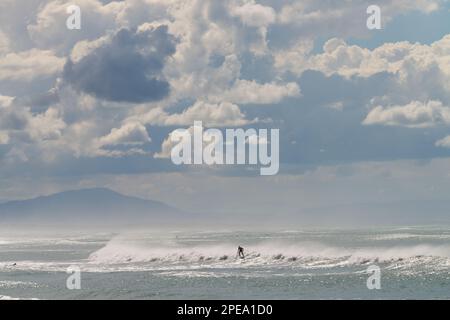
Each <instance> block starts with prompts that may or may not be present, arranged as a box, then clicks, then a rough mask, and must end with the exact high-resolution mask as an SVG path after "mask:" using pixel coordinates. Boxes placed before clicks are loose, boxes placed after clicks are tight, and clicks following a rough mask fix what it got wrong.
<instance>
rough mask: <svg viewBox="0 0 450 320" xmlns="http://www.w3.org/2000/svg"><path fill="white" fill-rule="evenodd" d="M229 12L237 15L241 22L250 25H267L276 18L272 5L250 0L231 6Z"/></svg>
mask: <svg viewBox="0 0 450 320" xmlns="http://www.w3.org/2000/svg"><path fill="white" fill-rule="evenodd" d="M231 14H232V15H235V16H237V17H239V18H240V19H241V21H242V23H244V24H245V25H247V26H250V27H267V26H268V25H270V24H272V23H274V22H275V19H276V13H275V10H274V9H273V8H272V7H268V6H263V5H260V4H256V3H252V2H249V3H246V4H244V5H242V6H238V7H232V8H231Z"/></svg>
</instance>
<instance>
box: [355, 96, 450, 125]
mask: <svg viewBox="0 0 450 320" xmlns="http://www.w3.org/2000/svg"><path fill="white" fill-rule="evenodd" d="M363 124H365V125H374V124H378V125H385V126H402V127H408V128H426V127H433V126H437V125H448V124H450V107H447V106H443V105H442V102H440V101H428V102H427V103H423V102H419V101H412V102H410V103H409V104H407V105H404V106H391V107H388V108H385V107H382V106H377V107H375V108H373V109H372V110H371V111H370V112H369V114H368V115H367V117H366V118H365V119H364V121H363Z"/></svg>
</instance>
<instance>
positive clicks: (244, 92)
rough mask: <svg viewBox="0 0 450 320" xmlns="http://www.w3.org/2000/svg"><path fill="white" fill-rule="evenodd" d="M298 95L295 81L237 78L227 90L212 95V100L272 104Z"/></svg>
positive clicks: (298, 91)
mask: <svg viewBox="0 0 450 320" xmlns="http://www.w3.org/2000/svg"><path fill="white" fill-rule="evenodd" d="M298 96H300V88H299V86H298V85H297V83H295V82H289V83H285V84H284V83H283V84H278V83H274V82H271V83H263V84H261V83H257V82H256V81H249V80H241V79H240V80H237V81H236V82H235V83H234V85H233V86H232V87H231V88H230V89H229V90H227V91H225V92H223V93H221V94H218V95H216V96H212V97H211V99H212V100H226V101H230V102H233V103H239V104H250V103H252V104H273V103H279V102H280V101H282V100H283V99H284V98H288V97H298Z"/></svg>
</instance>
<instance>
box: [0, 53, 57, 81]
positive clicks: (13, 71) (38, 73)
mask: <svg viewBox="0 0 450 320" xmlns="http://www.w3.org/2000/svg"><path fill="white" fill-rule="evenodd" d="M64 62H65V59H64V58H60V57H57V56H55V55H54V53H53V52H52V51H49V50H38V49H31V50H28V51H22V52H18V53H14V52H11V53H8V54H6V55H4V56H3V57H1V58H0V80H3V81H4V80H10V81H32V80H34V79H39V78H43V77H49V76H54V75H57V74H58V73H60V72H61V71H62V69H63V66H64Z"/></svg>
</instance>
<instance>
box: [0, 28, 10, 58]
mask: <svg viewBox="0 0 450 320" xmlns="http://www.w3.org/2000/svg"><path fill="white" fill-rule="evenodd" d="M8 51H9V39H8V37H7V36H6V34H5V33H4V32H2V31H1V30H0V55H2V54H4V53H7V52H8Z"/></svg>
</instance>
